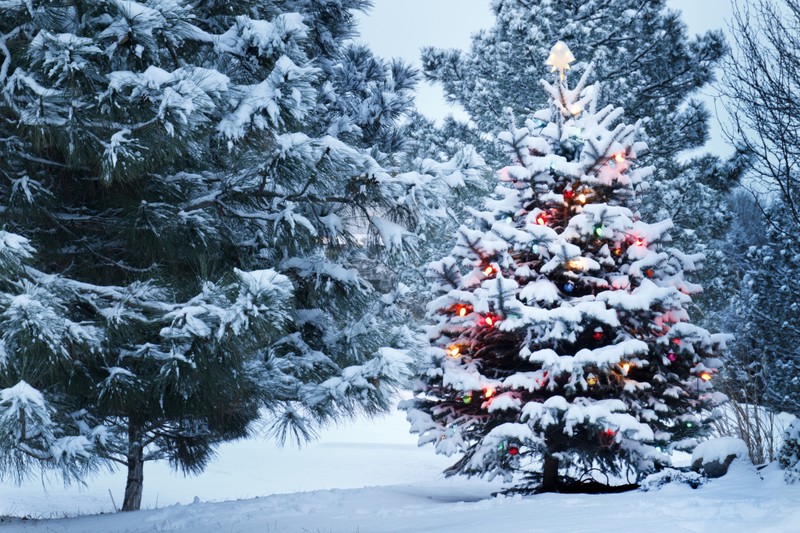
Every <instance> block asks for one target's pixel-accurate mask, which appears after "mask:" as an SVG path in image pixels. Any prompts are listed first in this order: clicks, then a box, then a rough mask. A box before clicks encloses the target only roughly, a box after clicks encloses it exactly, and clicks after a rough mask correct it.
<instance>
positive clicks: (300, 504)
mask: <svg viewBox="0 0 800 533" xmlns="http://www.w3.org/2000/svg"><path fill="white" fill-rule="evenodd" d="M407 427H408V426H407V423H406V422H405V420H404V419H403V415H402V414H400V413H397V412H395V413H392V414H391V415H390V416H387V417H386V418H383V419H380V420H378V421H372V422H368V421H360V422H357V423H352V424H349V425H346V426H342V427H341V428H338V429H334V430H332V431H328V432H326V433H325V434H324V435H323V436H322V440H321V441H320V442H319V443H316V444H312V445H309V446H307V447H304V448H303V449H301V450H297V449H292V448H287V449H283V450H277V449H275V448H274V445H273V444H271V443H269V442H266V441H263V440H251V441H244V442H240V443H232V444H228V445H226V446H224V447H223V448H222V449H221V450H220V456H219V458H218V459H217V460H216V461H215V462H214V463H213V464H212V465H211V467H210V468H209V469H208V471H207V472H206V473H204V474H202V475H200V476H197V477H191V478H183V477H182V476H180V475H177V474H174V473H170V472H169V469H168V468H167V467H166V466H165V465H148V467H149V468H147V469H146V471H145V494H144V507H146V508H149V509H150V510H147V511H142V512H138V513H118V514H104V515H98V516H82V517H77V518H66V519H64V518H62V519H52V520H48V519H44V520H21V519H4V520H2V521H0V530H1V531H2V533H10V532H26V533H27V532H31V533H39V532H42V533H44V532H48V533H49V532H64V533H114V532H128V533H134V532H153V531H161V532H165V531H170V532H172V531H174V532H186V533H189V532H192V533H195V532H196V533H203V532H225V533H228V532H231V533H251V532H252V533H256V532H258V533H262V532H270V533H272V532H325V533H329V532H330V533H333V532H360V533H371V532H415V533H416V532H427V531H436V532H451V531H452V532H459V533H461V532H463V531H487V530H491V531H537V532H576V533H577V532H595V531H606V530H614V531H618V532H642V531H646V532H648V533H658V532H662V531H663V532H679V533H680V532H692V533H694V532H706V531H711V532H714V533H717V532H718V531H719V530H722V529H723V528H724V530H725V533H736V532H748V533H749V532H775V533H783V532H786V533H788V532H796V531H800V526H798V524H800V507H798V505H797V502H800V486H786V485H785V484H784V482H783V479H782V472H780V471H779V470H777V469H774V468H772V467H770V468H769V469H767V470H766V471H765V472H763V473H762V474H763V476H764V480H763V481H762V480H761V479H759V477H758V475H757V474H756V473H755V471H754V469H752V468H747V467H744V466H742V465H738V466H737V464H734V469H733V471H732V472H731V473H730V474H729V475H728V476H726V477H724V478H721V479H717V480H713V481H711V482H709V483H708V484H707V485H705V486H703V487H701V488H699V489H696V490H693V489H691V488H688V487H685V486H669V487H666V488H664V489H662V490H660V491H656V492H648V493H644V492H630V493H625V494H613V495H600V496H592V495H558V494H546V495H539V496H534V497H528V498H521V497H514V498H504V497H500V498H494V497H492V496H491V493H492V492H494V491H496V490H497V489H498V488H499V486H500V485H498V484H497V483H488V482H486V481H481V480H476V479H472V480H470V479H465V478H456V479H444V478H442V476H441V475H440V472H441V470H442V469H443V468H444V467H445V466H447V465H448V464H449V462H450V461H449V460H448V459H447V458H442V457H438V456H436V455H434V454H433V451H432V449H430V448H429V447H426V448H422V449H419V448H417V447H416V444H415V437H414V436H412V435H409V434H408V433H407ZM123 483H124V474H123V473H122V472H117V473H115V474H104V475H101V476H99V477H97V478H95V479H93V480H91V481H90V482H89V487H88V488H84V489H78V488H77V487H73V488H69V489H64V488H63V487H60V486H59V485H57V484H52V483H51V484H49V485H48V484H44V485H43V483H42V482H41V480H34V481H32V482H30V483H27V484H25V485H24V486H22V487H15V486H13V485H9V484H3V485H0V516H1V515H16V516H33V517H37V516H46V517H50V516H52V517H61V516H71V515H80V514H89V513H100V512H104V513H107V512H109V511H111V510H112V505H111V500H110V497H109V494H108V490H109V489H111V490H112V492H113V494H114V499H115V500H116V502H117V503H119V502H120V501H121V499H122V494H121V492H122V488H123ZM364 487H366V488H364ZM195 497H197V500H196V503H192V502H193V501H195ZM244 498H250V499H244ZM222 500H239V501H228V502H222V503H212V502H220V501H222ZM156 507H157V508H156Z"/></svg>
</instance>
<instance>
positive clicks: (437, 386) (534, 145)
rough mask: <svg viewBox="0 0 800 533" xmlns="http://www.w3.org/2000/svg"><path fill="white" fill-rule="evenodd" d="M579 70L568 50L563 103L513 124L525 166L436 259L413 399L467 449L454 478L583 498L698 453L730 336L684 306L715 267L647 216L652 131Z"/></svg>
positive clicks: (561, 56) (414, 417)
mask: <svg viewBox="0 0 800 533" xmlns="http://www.w3.org/2000/svg"><path fill="white" fill-rule="evenodd" d="M573 60H574V59H573V57H572V54H571V52H570V51H569V49H568V48H567V46H566V45H565V44H564V43H562V42H559V43H557V44H556V45H555V46H554V47H553V49H552V50H551V53H550V57H549V58H548V60H547V64H548V65H550V66H551V67H552V69H553V71H554V72H557V73H558V74H557V79H556V80H555V81H554V82H553V83H549V82H546V81H542V83H541V85H542V87H543V89H544V91H545V92H546V94H547V96H548V97H549V101H550V105H549V107H548V108H547V109H544V110H541V111H539V112H537V113H535V114H534V115H533V116H532V117H531V118H530V119H529V120H527V121H526V122H525V126H524V127H517V126H516V125H515V123H514V119H513V117H510V121H511V127H510V130H509V131H507V132H504V133H502V134H501V136H500V140H501V142H502V143H503V144H504V146H505V150H506V152H507V153H508V155H509V156H510V157H511V160H512V161H513V163H512V164H511V165H510V166H508V167H505V168H503V169H502V170H501V171H500V172H499V173H498V175H499V184H498V185H497V187H496V189H495V192H494V194H493V196H492V197H491V198H490V199H489V200H487V201H486V203H485V210H484V211H478V210H473V211H472V216H473V221H472V222H473V223H472V224H471V227H466V226H462V227H461V228H460V230H459V235H458V242H457V244H456V246H455V247H454V249H453V251H452V253H451V255H450V256H448V257H445V258H444V259H442V260H440V261H437V262H434V263H433V264H432V265H431V273H432V276H433V277H434V296H435V298H434V299H433V301H431V302H430V304H429V307H428V312H429V316H430V317H431V319H432V320H434V321H435V322H436V323H435V325H433V326H432V327H431V328H430V339H431V342H432V347H431V349H430V351H429V356H428V360H427V362H426V364H425V365H424V366H423V368H422V371H421V373H420V377H419V380H418V382H417V384H416V390H415V392H416V396H415V398H413V399H411V400H409V401H407V402H406V403H405V404H404V406H403V407H404V408H405V409H406V410H407V411H408V418H409V420H410V422H411V423H412V431H413V432H416V433H419V434H420V444H425V443H432V444H433V445H434V446H435V448H436V451H437V452H438V453H442V454H447V455H451V454H463V456H462V457H461V458H460V459H459V460H458V461H457V462H456V463H455V464H454V465H453V466H452V467H451V468H450V469H449V470H448V473H450V474H455V473H463V474H468V475H488V476H490V477H494V476H497V475H502V476H503V477H504V478H506V479H507V480H512V479H516V481H517V488H518V489H520V490H538V491H542V492H545V491H560V490H574V489H575V485H574V483H575V482H578V481H580V480H585V479H588V478H591V476H592V473H593V472H596V471H598V470H599V471H600V472H602V473H603V474H606V475H619V476H622V477H621V479H628V480H630V481H633V480H634V479H637V480H638V479H640V478H641V476H643V475H645V474H647V473H649V472H652V471H653V470H655V469H657V468H659V467H661V466H664V465H667V464H669V462H670V452H671V451H672V450H673V449H680V448H691V447H692V446H693V445H694V444H695V443H696V442H697V438H698V437H700V436H702V435H703V433H704V432H705V431H706V430H707V422H708V421H709V420H710V418H711V409H712V408H713V406H714V405H716V404H718V403H719V402H721V401H722V400H724V396H723V395H721V394H720V393H717V392H714V391H713V389H712V382H713V379H714V375H715V372H716V371H717V368H718V367H719V365H720V362H719V360H718V359H717V358H716V355H717V354H718V353H719V350H720V349H721V348H722V346H723V343H724V340H725V339H724V336H722V335H712V334H710V333H709V332H708V331H706V330H705V329H702V328H699V327H697V326H695V325H693V324H691V323H690V322H689V317H688V314H687V311H686V309H687V306H688V305H689V304H690V303H691V295H692V294H695V293H697V292H698V291H700V287H698V286H697V285H695V284H692V283H690V282H689V281H687V280H686V279H684V273H685V272H689V271H692V270H694V269H695V267H696V266H697V263H698V261H699V260H700V259H701V257H698V256H689V255H686V254H683V253H681V252H680V251H678V250H676V249H674V248H671V247H670V246H669V242H670V238H669V230H670V228H671V227H672V223H671V222H670V221H669V220H664V221H661V222H657V223H652V224H650V223H646V222H644V221H642V220H640V219H639V216H638V213H637V210H636V208H637V203H638V200H637V192H638V190H640V189H641V186H642V184H643V180H644V179H645V178H647V177H648V175H650V174H651V173H652V171H653V169H652V168H650V167H640V166H638V165H637V155H639V154H641V153H643V151H644V150H646V149H647V147H646V145H645V144H644V143H643V142H639V141H637V133H638V129H639V123H637V124H636V125H626V124H624V123H622V122H621V120H620V119H621V116H622V113H623V110H622V109H621V108H615V107H613V106H611V105H608V106H605V107H599V106H598V102H597V100H596V96H597V94H598V91H597V88H596V86H590V85H587V81H588V80H589V77H590V75H591V67H589V68H587V69H586V70H585V71H584V72H583V75H582V77H581V78H580V81H578V83H577V84H576V85H575V86H574V87H569V85H568V83H567V79H566V78H567V77H566V75H565V74H566V72H567V71H568V70H569V68H570V63H571V62H572V61H573ZM514 474H519V475H518V476H515V475H514ZM602 479H603V481H605V479H606V478H604V477H603V478H602ZM618 479H619V478H618Z"/></svg>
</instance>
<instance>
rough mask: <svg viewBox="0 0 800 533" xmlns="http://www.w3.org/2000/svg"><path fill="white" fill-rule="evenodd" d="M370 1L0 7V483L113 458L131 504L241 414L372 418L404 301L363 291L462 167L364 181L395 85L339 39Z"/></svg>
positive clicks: (406, 76) (388, 72)
mask: <svg viewBox="0 0 800 533" xmlns="http://www.w3.org/2000/svg"><path fill="white" fill-rule="evenodd" d="M367 5H368V2H366V1H365V0H342V1H340V2H336V3H332V2H327V1H311V2H309V1H306V0H264V1H258V2H252V1H248V0H243V1H238V2H219V1H210V2H202V3H194V2H189V1H185V0H142V1H134V0H108V1H102V2H100V1H94V0H91V1H90V0H85V1H84V0H81V1H73V0H70V1H63V2H60V1H55V2H49V1H48V2H30V1H25V0H0V88H1V90H0V116H2V121H0V138H2V141H3V142H2V146H1V147H0V150H1V151H2V154H1V155H0V175H2V181H0V202H1V203H0V205H1V206H2V207H0V225H2V227H3V228H4V230H5V231H4V232H3V233H2V234H1V235H0V269H2V274H3V278H2V287H1V289H2V294H0V331H2V342H0V394H1V396H0V446H1V447H2V450H1V452H2V453H0V458H1V459H0V468H2V473H4V474H8V473H11V474H13V475H17V476H22V475H24V474H25V473H26V472H29V471H30V469H31V468H32V467H33V466H34V465H41V466H45V467H48V466H52V467H58V468H60V469H61V470H62V472H63V473H64V474H65V476H66V477H76V476H77V477H80V476H81V475H82V474H83V472H84V471H85V469H87V468H91V467H92V466H96V465H97V464H98V463H99V462H102V461H110V462H112V463H117V464H122V465H124V466H125V467H127V468H128V483H127V487H126V492H125V498H124V501H123V509H126V510H128V509H136V508H138V507H139V505H140V503H141V496H142V479H143V469H142V464H143V462H144V461H147V460H153V459H167V460H169V461H171V462H172V464H173V465H175V466H176V467H180V468H182V469H183V470H185V471H197V470H200V469H202V468H203V467H204V466H205V464H206V463H207V461H208V460H209V458H210V457H211V455H212V453H213V447H214V445H215V443H217V442H219V441H221V440H225V439H231V438H237V437H241V436H243V435H245V434H247V432H248V430H249V427H250V422H252V421H253V420H254V419H255V418H257V417H258V416H259V411H260V410H261V412H266V413H268V414H269V419H268V423H269V424H270V427H271V429H272V430H273V431H274V432H275V434H276V435H277V436H278V437H279V438H281V437H282V438H285V437H286V436H287V434H292V433H294V434H295V435H297V436H298V437H300V438H306V437H309V436H311V435H313V433H314V428H315V424H318V423H324V422H325V421H327V420H330V419H332V418H335V417H337V416H341V415H343V414H348V413H353V412H357V411H365V412H368V413H372V412H375V411H378V410H381V409H384V408H385V407H387V406H388V405H389V401H390V398H391V395H392V390H393V389H392V386H393V385H394V384H396V383H397V382H398V380H400V379H402V377H403V373H404V372H405V367H406V360H407V358H406V354H405V353H404V352H403V351H402V350H401V348H403V347H404V346H406V345H407V344H408V343H409V342H410V341H411V338H412V335H411V334H410V332H409V331H408V329H407V328H406V327H405V324H404V321H405V317H404V316H403V314H402V313H401V312H400V311H398V308H397V306H396V305H395V303H396V301H397V299H398V298H400V296H402V294H403V292H404V289H402V288H401V287H394V286H393V284H392V283H391V280H386V281H387V283H386V287H385V288H379V287H377V286H375V284H373V283H370V282H369V281H368V280H367V279H365V273H368V274H369V275H371V278H370V279H373V280H378V281H381V277H385V276H386V274H385V273H387V272H389V270H388V269H386V268H385V267H383V265H382V263H381V261H380V260H381V258H382V257H383V256H384V255H386V254H387V253H394V254H398V253H402V252H403V251H404V250H406V249H408V247H409V246H410V245H411V244H413V240H414V237H415V236H414V234H413V233H412V232H413V228H414V227H415V226H421V225H424V224H425V223H426V222H427V221H428V220H429V217H430V216H431V214H432V213H433V212H434V211H435V209H434V208H438V206H439V202H440V199H441V197H442V196H444V192H445V191H446V190H447V185H445V183H444V181H443V180H441V179H439V178H438V177H437V176H434V175H433V174H434V173H436V174H437V175H438V174H440V173H443V174H442V175H447V174H448V173H455V174H456V175H461V174H462V173H463V172H469V169H467V168H464V169H463V172H462V169H459V168H456V167H455V166H453V165H449V166H448V165H438V164H434V163H432V162H429V163H427V164H425V165H423V166H424V167H425V169H426V172H424V173H420V172H405V173H400V172H397V171H396V169H393V168H391V167H385V166H383V161H385V160H388V159H387V158H386V157H385V155H384V154H383V152H381V149H385V150H388V149H392V147H393V146H395V145H396V143H397V140H398V139H399V138H400V137H401V133H400V132H399V131H398V129H397V127H396V124H395V122H396V119H397V118H398V117H399V116H400V115H401V114H402V113H404V112H405V111H406V110H407V107H408V105H409V103H410V91H411V88H412V87H413V83H414V80H415V78H416V75H415V74H414V72H413V70H411V69H409V68H408V67H407V66H404V65H402V64H400V63H392V64H389V63H386V62H384V61H382V60H380V59H378V58H375V57H373V56H372V55H371V54H370V53H369V51H368V50H366V49H364V48H363V47H354V46H350V45H345V42H346V40H347V39H348V38H349V37H351V36H352V35H353V32H354V25H353V20H354V17H353V11H354V10H357V9H362V8H364V7H366V6H367ZM381 251H382V252H381ZM379 289H380V290H379Z"/></svg>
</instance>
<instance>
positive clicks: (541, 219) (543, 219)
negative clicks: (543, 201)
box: [536, 215, 547, 226]
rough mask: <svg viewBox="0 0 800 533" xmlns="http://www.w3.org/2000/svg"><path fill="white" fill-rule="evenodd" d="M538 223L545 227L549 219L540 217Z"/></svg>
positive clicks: (537, 218) (537, 219)
mask: <svg viewBox="0 0 800 533" xmlns="http://www.w3.org/2000/svg"><path fill="white" fill-rule="evenodd" d="M536 223H537V224H539V225H540V226H544V225H545V224H546V223H547V219H546V218H545V216H544V215H539V216H538V217H536Z"/></svg>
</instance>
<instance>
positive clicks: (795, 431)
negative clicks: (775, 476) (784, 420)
mask: <svg viewBox="0 0 800 533" xmlns="http://www.w3.org/2000/svg"><path fill="white" fill-rule="evenodd" d="M778 463H780V465H781V467H782V468H783V469H784V473H783V477H784V479H785V480H786V482H787V483H797V482H798V481H800V419H796V420H795V421H794V422H792V425H790V426H789V428H788V429H787V430H786V434H785V435H784V438H783V445H782V446H781V449H780V452H779V453H778Z"/></svg>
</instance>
